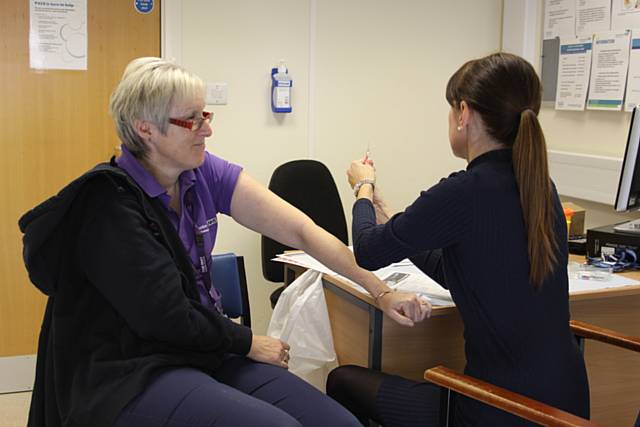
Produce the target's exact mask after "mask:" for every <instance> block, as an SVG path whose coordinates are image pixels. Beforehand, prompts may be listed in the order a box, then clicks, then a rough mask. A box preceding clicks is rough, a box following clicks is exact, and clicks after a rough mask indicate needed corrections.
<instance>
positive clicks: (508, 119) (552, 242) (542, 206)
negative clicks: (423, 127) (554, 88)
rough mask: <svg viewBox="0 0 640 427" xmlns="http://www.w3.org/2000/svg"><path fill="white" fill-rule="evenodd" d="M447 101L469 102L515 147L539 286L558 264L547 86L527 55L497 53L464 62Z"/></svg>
mask: <svg viewBox="0 0 640 427" xmlns="http://www.w3.org/2000/svg"><path fill="white" fill-rule="evenodd" d="M446 97H447V101H448V102H449V105H451V107H453V108H459V105H460V103H461V102H462V101H465V102H466V103H467V104H468V105H469V106H470V107H471V108H473V109H474V110H475V111H476V112H478V114H480V117H481V118H482V121H483V123H484V124H485V127H486V130H487V133H488V134H489V135H490V136H491V137H492V138H493V139H494V140H495V141H497V142H499V143H501V144H503V145H504V146H506V147H512V148H513V170H514V174H515V177H516V181H517V183H518V190H519V192H520V204H521V205H522V213H523V218H524V223H525V226H526V229H527V238H528V252H529V263H530V265H531V267H530V271H529V279H530V281H531V283H532V284H533V286H534V287H536V288H539V287H541V286H542V283H543V282H544V280H545V279H546V278H547V277H548V276H549V274H550V273H551V272H552V271H553V269H554V268H555V267H556V264H557V259H556V256H555V250H556V249H557V247H558V244H559V242H558V238H557V236H556V235H555V234H554V221H555V217H554V214H553V198H552V187H551V179H550V178H549V168H548V165H547V147H546V143H545V139H544V135H543V133H542V129H541V128H540V123H539V122H538V112H539V111H540V102H541V98H542V85H541V83H540V79H539V78H538V75H537V74H536V72H535V70H534V69H533V67H532V66H531V64H529V63H528V62H527V61H525V60H524V59H522V58H520V57H519V56H516V55H511V54H508V53H496V54H493V55H489V56H486V57H484V58H480V59H476V60H473V61H469V62H467V63H466V64H464V65H463V66H462V67H460V69H459V70H458V71H456V72H455V73H454V74H453V76H451V78H450V79H449V83H448V84H447V91H446Z"/></svg>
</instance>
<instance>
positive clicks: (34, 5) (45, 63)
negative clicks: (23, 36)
mask: <svg viewBox="0 0 640 427" xmlns="http://www.w3.org/2000/svg"><path fill="white" fill-rule="evenodd" d="M29 11H30V28H29V64H30V66H31V68H37V69H57V70H86V69H87V0H46V1H45V0H29Z"/></svg>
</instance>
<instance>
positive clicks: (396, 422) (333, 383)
mask: <svg viewBox="0 0 640 427" xmlns="http://www.w3.org/2000/svg"><path fill="white" fill-rule="evenodd" d="M327 394H328V395H329V396H331V397H332V398H334V399H335V400H337V401H338V402H339V403H340V404H342V406H344V407H345V408H347V409H348V410H349V411H351V413H352V414H354V415H355V416H356V417H357V418H358V420H359V421H360V422H361V423H362V424H363V425H365V426H366V425H368V422H369V420H372V421H374V422H376V423H378V424H381V425H384V426H389V427H391V426H393V427H414V426H421V427H424V426H437V425H439V424H438V421H439V414H440V388H439V387H438V386H436V385H434V384H432V383H427V382H416V381H411V380H408V379H406V378H402V377H399V376H396V375H389V374H383V373H381V372H377V371H373V370H371V369H366V368H362V367H360V366H352V365H345V366H340V367H339V368H336V369H334V370H333V371H332V372H331V373H330V374H329V378H328V379H327Z"/></svg>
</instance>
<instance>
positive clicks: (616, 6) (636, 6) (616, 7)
mask: <svg viewBox="0 0 640 427" xmlns="http://www.w3.org/2000/svg"><path fill="white" fill-rule="evenodd" d="M638 28H640V1H638V0H613V3H612V5H611V31H624V30H633V29H638Z"/></svg>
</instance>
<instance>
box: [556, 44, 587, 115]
mask: <svg viewBox="0 0 640 427" xmlns="http://www.w3.org/2000/svg"><path fill="white" fill-rule="evenodd" d="M591 52H592V39H591V37H590V36H589V37H560V57H559V60H558V85H557V89H556V110H574V111H582V110H584V104H585V101H586V99H587V89H588V88H589V72H590V71H591Z"/></svg>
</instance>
